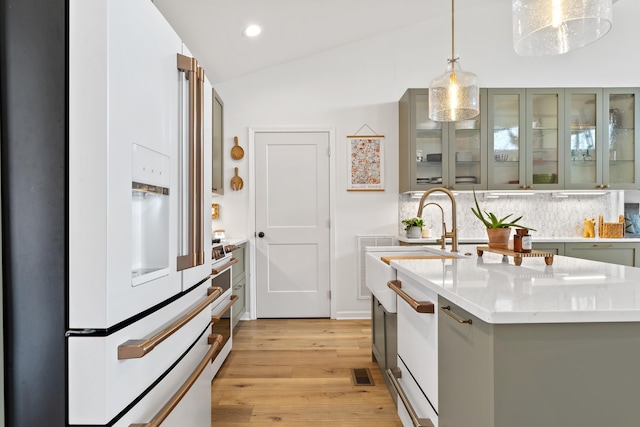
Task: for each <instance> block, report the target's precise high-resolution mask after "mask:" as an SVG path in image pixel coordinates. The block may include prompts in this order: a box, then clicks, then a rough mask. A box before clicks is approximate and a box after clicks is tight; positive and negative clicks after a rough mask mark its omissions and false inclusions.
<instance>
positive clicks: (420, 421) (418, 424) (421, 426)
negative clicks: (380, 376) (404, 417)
mask: <svg viewBox="0 0 640 427" xmlns="http://www.w3.org/2000/svg"><path fill="white" fill-rule="evenodd" d="M386 374H387V378H389V381H391V385H393V388H394V389H395V390H396V392H397V393H398V397H400V400H402V403H403V404H404V407H405V408H406V409H407V412H408V413H409V417H410V418H411V422H412V424H413V425H414V427H434V426H433V422H432V421H431V419H430V418H418V414H417V413H416V410H415V409H413V405H412V404H411V402H410V401H409V397H408V396H407V394H406V393H405V392H404V390H403V389H402V386H401V385H400V383H399V382H398V378H402V371H401V370H400V368H390V369H387V370H386Z"/></svg>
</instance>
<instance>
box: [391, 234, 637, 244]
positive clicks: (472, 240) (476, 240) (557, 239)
mask: <svg viewBox="0 0 640 427" xmlns="http://www.w3.org/2000/svg"><path fill="white" fill-rule="evenodd" d="M439 238H440V236H435V237H431V238H428V239H423V238H420V239H409V238H408V237H406V236H398V241H400V242H403V243H414V244H422V245H435V244H436V239H439ZM532 240H533V242H534V243H535V242H539V243H640V238H638V237H630V238H627V237H625V238H622V239H612V238H609V239H606V238H600V237H594V238H588V237H578V236H576V237H538V236H536V235H532ZM450 242H451V239H447V245H450ZM486 242H488V239H486V238H482V237H476V238H472V237H466V238H462V237H461V238H460V239H458V243H460V244H464V243H486Z"/></svg>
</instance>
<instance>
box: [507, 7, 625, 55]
mask: <svg viewBox="0 0 640 427" xmlns="http://www.w3.org/2000/svg"><path fill="white" fill-rule="evenodd" d="M511 8H512V13H513V48H514V49H515V51H516V53H517V54H518V55H522V56H543V55H560V54H563V53H567V52H569V51H570V50H575V49H579V48H581V47H583V46H586V45H588V44H590V43H593V42H594V41H596V40H598V39H599V38H600V37H602V36H604V35H605V34H607V33H608V32H609V30H610V29H611V26H612V25H613V8H612V0H512V3H511Z"/></svg>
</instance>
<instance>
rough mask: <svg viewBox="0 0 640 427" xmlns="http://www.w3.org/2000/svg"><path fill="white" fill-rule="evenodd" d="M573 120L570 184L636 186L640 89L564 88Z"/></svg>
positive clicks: (569, 132)
mask: <svg viewBox="0 0 640 427" xmlns="http://www.w3.org/2000/svg"><path fill="white" fill-rule="evenodd" d="M565 92H566V95H565V96H566V99H567V102H566V112H567V116H568V121H569V123H570V126H568V130H567V136H566V139H567V141H569V142H570V143H569V145H568V146H567V150H566V151H565V154H566V156H567V157H568V160H567V163H568V166H567V168H566V187H567V188H579V189H587V190H593V189H634V188H638V186H639V184H640V179H639V169H638V165H639V164H640V162H639V158H638V149H637V148H636V145H635V143H634V142H635V139H636V134H635V130H636V127H637V126H638V123H639V120H638V118H639V115H638V114H639V113H638V97H639V95H640V90H639V89H637V88H634V89H624V88H605V89H566V90H565Z"/></svg>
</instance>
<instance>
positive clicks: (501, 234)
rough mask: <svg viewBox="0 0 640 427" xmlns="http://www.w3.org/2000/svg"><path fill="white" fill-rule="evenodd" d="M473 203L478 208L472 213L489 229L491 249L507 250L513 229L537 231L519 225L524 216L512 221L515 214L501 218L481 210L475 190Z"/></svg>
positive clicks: (472, 209)
mask: <svg viewBox="0 0 640 427" xmlns="http://www.w3.org/2000/svg"><path fill="white" fill-rule="evenodd" d="M473 201H474V202H475V204H476V207H475V209H474V208H473V207H472V208H471V211H472V212H473V214H474V215H475V216H476V217H478V219H479V220H480V221H482V223H483V224H484V225H485V227H487V236H488V237H489V247H490V248H500V249H506V248H507V247H508V245H509V237H510V235H511V227H516V228H522V229H525V230H533V231H535V229H534V228H530V227H525V226H524V225H520V224H518V221H520V220H521V219H522V215H521V216H519V217H518V218H516V219H513V220H510V218H511V217H512V216H513V214H509V215H507V216H505V217H502V218H500V217H498V216H497V215H496V214H494V213H492V212H487V211H483V210H482V209H480V205H479V204H478V199H477V198H476V190H475V189H474V190H473ZM483 212H484V213H483Z"/></svg>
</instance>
